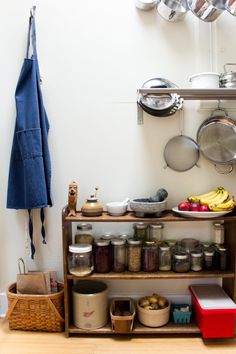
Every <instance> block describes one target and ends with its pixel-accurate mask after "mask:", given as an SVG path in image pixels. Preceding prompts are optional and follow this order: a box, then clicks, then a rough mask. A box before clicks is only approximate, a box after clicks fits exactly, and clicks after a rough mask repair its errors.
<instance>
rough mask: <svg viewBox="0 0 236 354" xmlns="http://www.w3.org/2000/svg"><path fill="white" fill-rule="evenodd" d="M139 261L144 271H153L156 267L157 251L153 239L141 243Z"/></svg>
mask: <svg viewBox="0 0 236 354" xmlns="http://www.w3.org/2000/svg"><path fill="white" fill-rule="evenodd" d="M141 263H142V270H143V271H144V272H155V271H156V270H157V269H158V252H157V244H156V242H155V241H146V242H145V243H144V244H143V246H142V253H141Z"/></svg>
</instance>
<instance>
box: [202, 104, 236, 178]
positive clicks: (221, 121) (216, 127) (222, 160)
mask: <svg viewBox="0 0 236 354" xmlns="http://www.w3.org/2000/svg"><path fill="white" fill-rule="evenodd" d="M217 112H218V113H217ZM197 142H198V145H199V148H200V151H201V153H202V154H203V156H204V157H205V158H206V159H208V160H209V161H210V162H212V163H213V164H214V165H215V167H216V170H217V171H218V172H219V173H230V172H231V171H232V170H233V165H234V164H235V163H236V122H235V120H233V119H232V118H230V117H228V116H227V112H226V111H225V110H223V109H217V110H215V111H214V112H213V114H212V115H211V117H209V118H207V119H206V120H205V121H204V122H203V123H202V124H201V125H200V127H199V129H198V132H197Z"/></svg>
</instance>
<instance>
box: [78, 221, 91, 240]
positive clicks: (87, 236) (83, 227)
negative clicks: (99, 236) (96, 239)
mask: <svg viewBox="0 0 236 354" xmlns="http://www.w3.org/2000/svg"><path fill="white" fill-rule="evenodd" d="M75 243H89V244H91V245H92V244H93V232H92V225H91V224H86V223H82V224H79V225H77V232H76V234H75Z"/></svg>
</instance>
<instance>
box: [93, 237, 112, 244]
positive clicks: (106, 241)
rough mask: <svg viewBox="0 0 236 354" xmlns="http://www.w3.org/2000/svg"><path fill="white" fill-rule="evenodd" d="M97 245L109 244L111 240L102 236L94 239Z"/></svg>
mask: <svg viewBox="0 0 236 354" xmlns="http://www.w3.org/2000/svg"><path fill="white" fill-rule="evenodd" d="M94 243H95V245H97V246H109V245H110V240H102V239H101V238H99V239H97V240H94Z"/></svg>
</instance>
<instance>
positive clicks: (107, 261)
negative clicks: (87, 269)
mask: <svg viewBox="0 0 236 354" xmlns="http://www.w3.org/2000/svg"><path fill="white" fill-rule="evenodd" d="M94 270H95V272H97V273H108V272H110V270H111V252H110V241H109V240H101V239H98V240H95V241H94Z"/></svg>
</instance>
